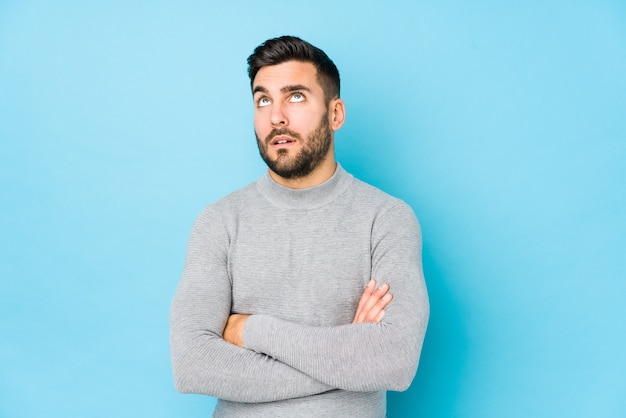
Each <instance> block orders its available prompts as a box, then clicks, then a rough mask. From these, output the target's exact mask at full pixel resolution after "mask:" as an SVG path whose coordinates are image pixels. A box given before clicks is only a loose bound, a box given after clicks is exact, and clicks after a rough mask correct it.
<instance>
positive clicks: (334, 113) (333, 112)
mask: <svg viewBox="0 0 626 418" xmlns="http://www.w3.org/2000/svg"><path fill="white" fill-rule="evenodd" d="M328 109H329V111H328V115H329V118H330V127H331V128H332V129H333V131H336V130H338V129H339V128H341V127H342V126H343V122H344V121H345V120H346V105H345V103H344V102H343V100H341V99H339V98H337V99H333V100H331V101H330V103H329V104H328Z"/></svg>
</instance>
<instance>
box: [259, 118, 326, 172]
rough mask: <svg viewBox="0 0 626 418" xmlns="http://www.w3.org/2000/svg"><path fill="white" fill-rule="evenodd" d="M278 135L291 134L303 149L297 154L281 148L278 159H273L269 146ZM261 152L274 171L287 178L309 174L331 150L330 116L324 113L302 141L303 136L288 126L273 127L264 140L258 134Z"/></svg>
mask: <svg viewBox="0 0 626 418" xmlns="http://www.w3.org/2000/svg"><path fill="white" fill-rule="evenodd" d="M277 135H289V136H291V137H292V138H294V139H297V140H298V142H299V143H300V144H302V149H301V150H300V151H299V152H298V153H297V154H296V155H290V154H289V150H288V149H279V150H278V156H277V157H276V159H271V158H270V156H269V155H268V152H267V148H268V146H269V145H270V142H271V141H272V138H274V137H275V136H277ZM255 136H256V140H257V145H258V146H259V153H260V154H261V158H263V161H265V164H267V166H268V167H269V169H270V170H272V171H273V172H274V173H276V174H278V175H279V176H281V177H282V178H285V179H299V178H303V177H306V176H308V175H309V174H311V173H312V172H313V170H315V169H316V168H317V167H318V166H319V165H320V163H321V162H322V161H324V158H325V157H326V155H327V154H328V151H329V150H330V145H331V143H332V131H331V129H330V126H329V124H328V116H327V115H324V116H323V117H322V120H321V121H320V123H319V125H318V126H317V128H315V130H314V131H313V132H311V134H310V135H309V136H308V137H307V138H306V141H302V137H301V136H300V135H299V134H297V133H295V132H293V131H290V130H289V129H287V128H280V129H273V130H272V131H271V132H270V133H269V135H267V137H265V140H264V141H262V140H261V139H260V138H259V136H258V135H257V134H256V132H255Z"/></svg>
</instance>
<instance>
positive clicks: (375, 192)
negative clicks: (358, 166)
mask: <svg viewBox="0 0 626 418" xmlns="http://www.w3.org/2000/svg"><path fill="white" fill-rule="evenodd" d="M353 179H354V180H353V183H352V185H351V189H352V193H353V195H354V197H355V199H357V200H358V201H359V202H361V203H362V204H367V205H371V206H372V207H373V208H374V209H375V210H376V212H377V213H378V214H379V215H383V214H386V213H387V212H389V211H391V212H398V211H400V212H410V213H411V214H413V209H411V207H410V206H409V205H408V204H407V203H406V202H405V201H404V200H402V199H399V198H397V197H395V196H392V195H390V194H388V193H386V192H384V191H382V190H381V189H379V188H378V187H375V186H372V185H371V184H368V183H365V182H364V181H362V180H359V179H357V178H353Z"/></svg>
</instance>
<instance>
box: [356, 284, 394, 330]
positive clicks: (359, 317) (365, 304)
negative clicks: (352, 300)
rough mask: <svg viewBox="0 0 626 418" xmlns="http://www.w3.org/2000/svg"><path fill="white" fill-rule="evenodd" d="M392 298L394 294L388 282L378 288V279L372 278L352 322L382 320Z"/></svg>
mask: <svg viewBox="0 0 626 418" xmlns="http://www.w3.org/2000/svg"><path fill="white" fill-rule="evenodd" d="M392 298H393V296H392V295H391V293H389V285H388V284H387V283H384V284H382V285H381V286H380V287H379V288H378V289H376V280H374V279H372V280H370V282H369V283H368V284H367V286H366V287H365V290H364V291H363V295H361V299H360V300H359V306H358V307H357V308H356V314H355V315H354V320H353V321H352V323H353V324H358V323H361V322H380V320H381V319H382V318H383V316H384V315H385V307H386V306H387V305H388V304H389V302H391V299H392Z"/></svg>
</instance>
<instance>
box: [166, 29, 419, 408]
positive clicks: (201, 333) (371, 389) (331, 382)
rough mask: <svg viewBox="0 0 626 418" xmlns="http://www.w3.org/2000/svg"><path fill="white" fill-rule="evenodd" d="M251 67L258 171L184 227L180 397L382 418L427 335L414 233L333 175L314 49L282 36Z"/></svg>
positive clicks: (323, 61)
mask: <svg viewBox="0 0 626 418" xmlns="http://www.w3.org/2000/svg"><path fill="white" fill-rule="evenodd" d="M248 65H249V68H248V72H249V76H250V82H251V88H252V93H253V98H254V106H255V110H254V129H255V133H256V137H257V144H258V147H259V151H260V153H261V156H262V157H263V160H264V161H265V162H266V163H267V165H268V167H269V170H268V172H267V174H266V175H265V176H263V177H261V178H260V179H259V180H257V181H256V182H254V183H252V184H250V185H248V186H247V187H244V188H243V189H240V190H238V191H236V192H234V193H232V194H230V195H229V196H227V197H225V198H223V199H221V200H219V201H218V202H216V203H213V204H211V205H209V206H208V207H206V208H205V209H204V210H203V211H202V213H201V214H200V215H199V217H198V219H197V220H196V222H195V224H194V226H193V230H192V232H191V236H190V239H189V246H188V250H187V257H186V261H185V267H184V271H183V274H182V278H181V281H180V284H179V286H178V289H177V291H176V295H175V297H174V301H173V304H172V311H171V350H172V363H173V370H174V379H175V384H176V387H177V389H178V390H179V391H181V392H191V393H203V394H207V395H211V396H215V397H217V398H219V401H218V403H217V406H216V408H215V412H214V416H216V417H344V416H345V417H347V416H350V417H359V418H361V417H383V416H385V408H386V401H385V393H386V392H385V391H386V390H405V389H406V388H408V386H409V385H410V383H411V381H412V379H413V376H414V375H415V372H416V369H417V364H418V359H419V354H420V350H421V346H422V342H423V338H424V334H425V331H426V325H427V322H428V313H429V305H428V297H427V293H426V287H425V284H424V279H423V275H422V268H421V255H420V252H421V238H420V231H419V226H418V223H417V220H416V218H415V216H414V214H413V212H412V210H411V209H410V208H409V206H408V205H406V204H405V203H404V202H402V201H400V200H398V199H395V198H393V197H391V196H389V195H386V194H384V193H383V192H381V191H380V190H378V189H375V188H374V187H372V186H369V185H367V184H365V183H363V182H361V181H359V180H356V179H355V178H354V177H352V176H351V175H350V174H348V173H347V172H346V171H345V170H344V169H343V168H342V167H341V166H340V165H339V164H337V163H336V162H335V155H334V131H336V130H337V129H339V128H340V127H341V126H342V125H343V122H344V118H345V105H344V102H343V101H342V100H341V99H340V97H339V90H340V83H339V73H338V71H337V68H336V67H335V65H334V64H333V62H332V61H331V60H330V59H329V58H328V56H327V55H326V54H325V53H324V52H323V51H321V50H320V49H318V48H316V47H314V46H312V45H311V44H309V43H307V42H305V41H303V40H301V39H299V38H295V37H289V36H284V37H280V38H276V39H270V40H268V41H266V42H265V43H264V44H262V45H260V46H259V47H257V48H256V49H255V51H254V53H253V54H252V55H251V56H250V57H249V58H248ZM376 281H378V282H384V284H383V285H381V286H379V287H378V288H376ZM389 289H392V290H393V301H392V296H391V293H390V292H389Z"/></svg>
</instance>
